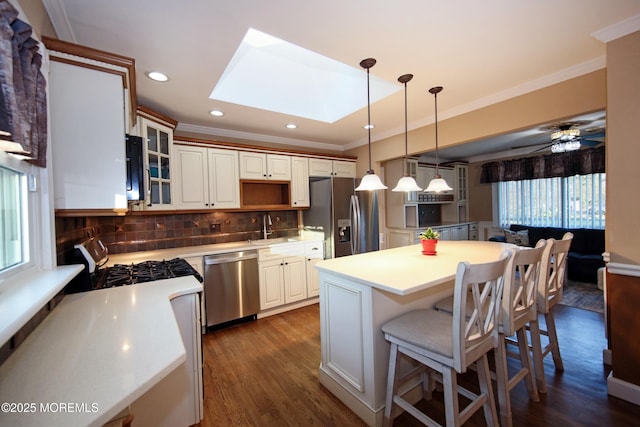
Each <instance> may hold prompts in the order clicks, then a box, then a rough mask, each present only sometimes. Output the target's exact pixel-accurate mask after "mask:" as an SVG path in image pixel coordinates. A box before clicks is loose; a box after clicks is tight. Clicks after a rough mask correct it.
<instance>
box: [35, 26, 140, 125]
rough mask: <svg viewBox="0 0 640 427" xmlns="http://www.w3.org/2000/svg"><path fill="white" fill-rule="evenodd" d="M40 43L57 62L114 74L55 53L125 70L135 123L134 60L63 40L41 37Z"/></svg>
mask: <svg viewBox="0 0 640 427" xmlns="http://www.w3.org/2000/svg"><path fill="white" fill-rule="evenodd" d="M42 43H44V45H45V47H46V48H47V49H48V50H49V51H50V52H49V57H50V58H51V59H53V60H55V61H58V62H66V63H68V64H73V65H79V66H83V67H86V68H91V69H96V70H100V71H105V72H112V73H115V71H114V70H110V69H108V68H104V69H102V68H99V67H98V66H96V65H90V64H86V63H83V62H80V61H78V62H73V61H71V60H69V59H67V60H64V59H63V58H61V57H59V56H56V54H55V52H60V53H66V54H68V55H75V56H79V57H82V58H87V59H90V60H93V61H99V62H104V63H106V64H111V65H114V66H116V67H122V68H125V69H126V70H127V74H128V76H123V86H124V88H125V89H128V90H129V103H130V104H131V105H130V107H131V119H132V122H135V115H134V114H135V111H136V110H137V109H138V94H137V92H136V60H135V59H133V58H129V57H127V56H123V55H118V54H116V53H111V52H106V51H104V50H99V49H94V48H92V47H87V46H81V45H77V44H73V43H69V42H65V41H63V40H58V39H53V38H50V37H47V36H42Z"/></svg>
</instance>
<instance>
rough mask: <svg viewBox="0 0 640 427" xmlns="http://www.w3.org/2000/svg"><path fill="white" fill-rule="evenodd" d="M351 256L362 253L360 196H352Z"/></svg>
mask: <svg viewBox="0 0 640 427" xmlns="http://www.w3.org/2000/svg"><path fill="white" fill-rule="evenodd" d="M349 216H350V218H349V219H350V220H351V254H352V255H355V254H358V253H360V232H361V230H360V203H359V202H358V196H356V195H355V194H354V195H352V196H351V209H350V213H349Z"/></svg>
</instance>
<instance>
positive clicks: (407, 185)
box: [391, 74, 422, 192]
mask: <svg viewBox="0 0 640 427" xmlns="http://www.w3.org/2000/svg"><path fill="white" fill-rule="evenodd" d="M412 78H413V74H403V75H401V76H400V77H398V81H399V82H400V83H402V84H404V164H403V170H404V176H403V177H402V178H400V180H399V181H398V184H397V185H396V187H395V188H394V189H393V190H391V191H405V192H409V191H422V188H420V187H418V184H417V183H416V180H415V179H414V178H413V177H411V176H410V175H409V172H408V171H407V152H408V149H409V147H408V141H409V138H408V130H407V82H409V81H411V79H412Z"/></svg>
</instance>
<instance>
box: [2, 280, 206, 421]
mask: <svg viewBox="0 0 640 427" xmlns="http://www.w3.org/2000/svg"><path fill="white" fill-rule="evenodd" d="M200 291H202V285H201V284H200V283H199V282H198V281H197V280H196V279H195V278H194V277H192V276H188V277H180V278H175V279H167V280H159V281H155V282H149V283H142V284H138V285H132V286H122V287H116V288H108V289H101V290H96V291H90V292H84V293H78V294H73V295H67V296H65V297H64V299H63V300H62V302H61V303H60V304H59V305H58V306H57V307H56V308H55V309H54V310H53V312H52V313H51V314H50V315H49V316H47V317H46V318H45V320H44V321H43V322H42V323H41V324H40V325H39V326H38V327H37V328H36V329H35V330H34V331H33V332H32V333H31V335H29V337H28V338H27V339H26V340H25V341H24V342H23V343H22V345H20V346H19V347H18V348H17V349H16V351H15V352H14V353H13V354H12V355H11V356H10V357H9V358H8V359H7V360H6V361H5V363H4V364H2V365H1V366H0V404H1V403H4V402H8V403H14V404H22V405H24V404H28V405H31V406H30V407H29V408H28V409H35V411H34V412H33V413H19V412H6V411H5V409H6V407H5V406H3V408H2V409H3V410H2V412H1V413H0V424H1V425H11V426H44V425H47V426H55V425H64V426H70V425H78V426H79V425H96V426H99V425H102V424H104V423H105V422H107V421H109V420H110V419H111V418H113V417H114V416H115V415H117V414H118V413H119V412H120V411H121V410H122V409H124V408H126V407H127V405H129V404H130V403H131V402H133V401H134V400H136V399H137V398H138V397H140V396H141V395H143V394H144V393H145V392H146V391H147V390H149V389H150V388H151V387H152V386H153V385H154V384H156V383H157V382H158V381H160V380H161V379H162V378H164V377H165V376H166V375H167V374H168V373H169V372H171V371H172V370H174V369H175V368H177V367H178V366H179V365H180V364H181V363H183V361H184V360H185V348H184V346H183V344H182V339H181V337H180V331H179V330H178V326H177V323H176V320H175V317H174V315H173V310H172V307H171V303H170V300H171V299H172V298H175V297H177V296H180V295H186V294H189V293H193V292H200ZM61 404H67V405H68V404H71V405H73V406H74V409H75V410H76V411H75V412H74V413H69V412H68V411H61V410H60V409H59V408H60V405H61ZM47 405H49V406H48V408H49V411H48V412H47V411H45V410H44V409H46V408H47ZM14 409H18V408H17V407H14ZM53 409H55V411H54V410H53Z"/></svg>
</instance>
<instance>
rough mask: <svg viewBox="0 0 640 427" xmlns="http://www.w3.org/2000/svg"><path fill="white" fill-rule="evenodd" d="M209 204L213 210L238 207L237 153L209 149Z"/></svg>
mask: <svg viewBox="0 0 640 427" xmlns="http://www.w3.org/2000/svg"><path fill="white" fill-rule="evenodd" d="M208 176H209V204H210V206H211V207H212V208H214V209H233V208H239V207H240V181H239V177H238V152H237V151H234V150H220V149H215V148H210V149H209V174H208Z"/></svg>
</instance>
